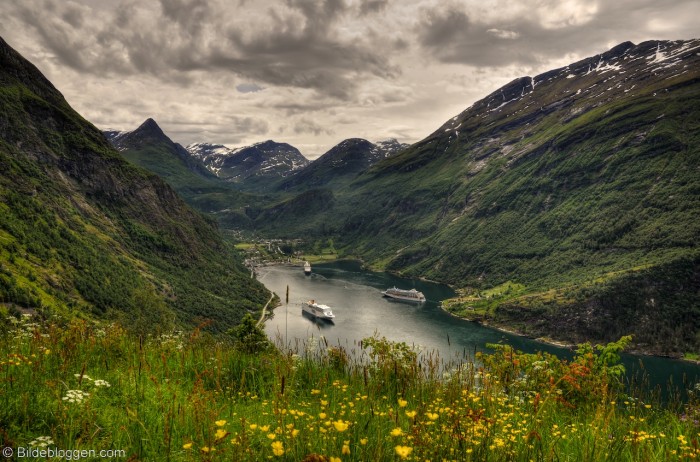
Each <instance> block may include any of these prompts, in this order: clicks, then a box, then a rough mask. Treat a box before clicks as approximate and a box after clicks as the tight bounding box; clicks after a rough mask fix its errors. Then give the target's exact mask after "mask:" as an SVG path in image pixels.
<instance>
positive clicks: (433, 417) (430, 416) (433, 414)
mask: <svg viewBox="0 0 700 462" xmlns="http://www.w3.org/2000/svg"><path fill="white" fill-rule="evenodd" d="M426 415H427V416H428V418H429V419H430V420H437V418H438V417H439V416H440V415H439V414H437V413H434V412H428V413H427V414H426Z"/></svg>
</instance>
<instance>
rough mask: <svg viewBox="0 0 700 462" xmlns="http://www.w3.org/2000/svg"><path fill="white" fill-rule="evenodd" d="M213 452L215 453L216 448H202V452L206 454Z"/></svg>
mask: <svg viewBox="0 0 700 462" xmlns="http://www.w3.org/2000/svg"><path fill="white" fill-rule="evenodd" d="M214 451H216V448H210V447H209V446H204V447H203V448H202V452H207V453H208V452H214Z"/></svg>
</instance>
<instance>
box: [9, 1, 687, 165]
mask: <svg viewBox="0 0 700 462" xmlns="http://www.w3.org/2000/svg"><path fill="white" fill-rule="evenodd" d="M0 14H1V17H2V21H1V22H0V35H2V37H3V38H4V39H5V41H7V42H8V43H9V44H10V46H12V47H14V48H15V49H16V50H18V51H19V52H20V53H22V54H23V55H24V56H25V57H26V58H28V59H29V60H30V61H32V62H33V63H34V64H35V65H36V66H37V67H39V69H40V70H41V71H42V72H44V74H45V75H46V76H47V77H48V78H49V79H50V80H51V81H52V82H53V83H54V85H55V86H56V87H57V88H58V89H59V90H60V91H61V92H62V93H63V94H64V96H65V97H66V99H67V100H68V102H69V103H70V104H71V105H72V106H73V107H74V108H75V109H76V110H78V111H79V112H80V113H81V114H82V115H83V116H84V117H86V118H87V119H88V120H90V121H91V122H93V123H94V124H95V125H97V126H98V127H99V128H102V129H107V128H113V129H118V130H132V129H134V128H135V127H137V126H138V125H139V124H140V123H141V122H143V121H144V120H145V119H146V118H148V117H153V118H154V119H155V120H156V121H157V122H158V123H159V124H160V125H161V127H162V128H163V129H164V130H165V132H166V133H167V134H168V135H169V136H170V137H171V138H172V139H173V140H174V141H176V142H179V143H181V144H184V145H187V144H189V143H193V142H212V143H221V144H225V145H228V146H231V147H235V146H241V145H247V144H252V143H254V142H258V141H263V140H266V139H274V140H276V141H280V142H287V143H290V144H292V145H294V146H296V147H297V148H299V149H300V150H301V151H302V153H303V154H304V155H306V156H307V157H309V158H315V157H318V156H319V155H321V154H323V153H324V152H325V151H327V150H328V149H330V148H331V147H332V146H334V145H335V144H337V143H338V142H340V141H342V140H343V139H345V138H351V137H362V138H367V139H369V140H371V141H378V140H381V139H385V138H390V137H393V138H397V139H398V140H399V141H402V142H408V143H412V142H415V141H418V140H420V139H422V138H423V137H425V136H427V135H428V134H429V133H431V132H432V131H434V130H435V129H436V128H437V127H439V126H440V125H441V124H442V123H443V122H445V121H446V120H447V119H449V118H450V117H452V116H454V115H456V114H457V113H459V112H461V111H462V110H463V109H465V108H466V107H467V106H469V105H471V103H473V102H474V101H476V100H478V99H480V98H482V97H484V96H486V95H487V94H489V93H491V92H492V91H494V90H496V89H497V88H498V87H500V86H501V85H503V84H505V83H507V82H509V81H511V80H513V79H514V78H516V77H521V76H525V75H536V74H538V73H541V72H544V71H546V70H549V69H552V68H556V67H561V66H564V65H566V64H569V63H570V62H573V61H576V60H578V59H581V58H584V57H587V56H591V55H594V54H597V53H600V52H603V51H605V50H607V49H609V48H611V47H612V46H614V45H616V44H618V43H620V42H623V41H627V40H630V41H632V42H635V43H639V42H641V41H644V40H649V39H690V38H700V23H699V22H698V18H700V1H698V0H615V1H611V0H600V1H595V0H527V1H518V0H508V1H501V0H462V1H449V0H448V1H444V0H325V1H324V0H228V1H225V0H149V1H145V0H140V1H137V0H125V1H120V0H80V1H72V0H0Z"/></svg>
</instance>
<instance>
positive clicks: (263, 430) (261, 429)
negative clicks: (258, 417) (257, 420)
mask: <svg viewBox="0 0 700 462" xmlns="http://www.w3.org/2000/svg"><path fill="white" fill-rule="evenodd" d="M269 429H270V426H269V425H263V426H262V427H260V431H261V432H266V431H268V430H269Z"/></svg>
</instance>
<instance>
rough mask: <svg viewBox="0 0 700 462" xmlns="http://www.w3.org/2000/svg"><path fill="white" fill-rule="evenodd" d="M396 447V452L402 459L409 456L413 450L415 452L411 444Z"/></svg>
mask: <svg viewBox="0 0 700 462" xmlns="http://www.w3.org/2000/svg"><path fill="white" fill-rule="evenodd" d="M394 449H395V450H396V454H398V456H399V457H401V458H402V459H405V458H407V457H408V456H409V455H410V454H411V452H413V448H412V447H409V446H396V447H395V448H394Z"/></svg>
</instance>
